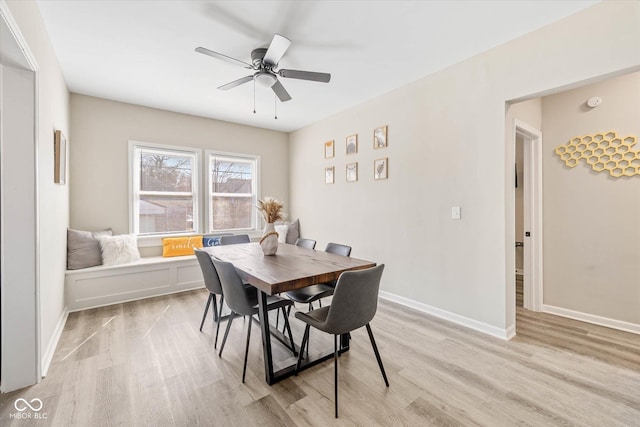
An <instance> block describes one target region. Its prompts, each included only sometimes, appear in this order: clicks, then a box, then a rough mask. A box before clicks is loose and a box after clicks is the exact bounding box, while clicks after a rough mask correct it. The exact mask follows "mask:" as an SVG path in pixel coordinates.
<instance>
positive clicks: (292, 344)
mask: <svg viewBox="0 0 640 427" xmlns="http://www.w3.org/2000/svg"><path fill="white" fill-rule="evenodd" d="M278 313H280V310H278ZM282 316H283V317H284V328H285V329H286V330H287V333H288V334H289V342H290V343H291V347H290V348H291V351H292V352H293V355H294V356H297V355H298V352H297V351H296V344H295V343H294V342H293V334H292V333H291V325H289V319H288V318H287V316H286V315H285V311H284V307H282Z"/></svg>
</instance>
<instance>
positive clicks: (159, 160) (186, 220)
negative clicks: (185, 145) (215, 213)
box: [132, 145, 198, 234]
mask: <svg viewBox="0 0 640 427" xmlns="http://www.w3.org/2000/svg"><path fill="white" fill-rule="evenodd" d="M132 163H133V171H132V172H133V174H132V176H133V228H134V232H135V233H136V234H171V233H185V232H194V231H196V230H197V224H198V223H197V221H198V215H197V213H198V185H197V184H198V152H197V151H185V150H177V149H176V150H173V149H161V148H154V147H144V146H140V145H136V146H134V150H133V162H132Z"/></svg>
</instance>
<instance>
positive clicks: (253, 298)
mask: <svg viewBox="0 0 640 427" xmlns="http://www.w3.org/2000/svg"><path fill="white" fill-rule="evenodd" d="M212 261H213V265H214V266H215V268H216V271H217V272H218V277H220V284H221V285H222V292H223V294H224V297H225V301H226V303H227V306H228V307H229V308H230V309H231V315H230V317H229V321H228V322H227V329H226V330H225V332H224V338H222V345H221V346H220V353H219V356H220V357H222V351H223V350H224V345H225V343H226V342H227V336H228V335H229V330H230V329H231V323H232V322H233V318H234V317H235V316H237V315H240V316H249V324H248V326H247V345H246V348H245V353H244V366H243V368H242V382H244V378H245V374H246V372H247V356H248V354H249V340H250V338H251V323H253V322H252V317H253V315H255V314H258V296H257V294H248V293H247V292H245V290H244V289H245V288H244V286H243V284H242V279H240V276H239V275H238V272H237V271H236V269H235V267H234V266H233V264H231V263H229V262H224V261H220V260H217V259H212ZM292 304H293V302H291V301H290V300H288V299H286V298H282V297H279V296H277V295H272V296H268V297H267V310H278V309H280V310H282V311H283V314H284V310H285V308H286V307H287V306H291V305H292ZM267 321H268V320H267ZM284 322H285V328H286V330H287V332H288V333H289V342H290V343H291V347H290V350H291V351H292V352H293V355H294V356H297V355H298V353H297V352H296V350H295V344H294V342H293V335H292V334H291V327H290V326H289V320H288V319H287V317H286V316H285V318H284Z"/></svg>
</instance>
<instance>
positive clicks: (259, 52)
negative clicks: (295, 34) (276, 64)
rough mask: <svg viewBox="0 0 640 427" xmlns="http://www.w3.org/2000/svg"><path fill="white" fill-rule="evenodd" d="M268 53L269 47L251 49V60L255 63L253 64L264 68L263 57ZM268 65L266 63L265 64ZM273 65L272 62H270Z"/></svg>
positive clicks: (258, 67)
mask: <svg viewBox="0 0 640 427" xmlns="http://www.w3.org/2000/svg"><path fill="white" fill-rule="evenodd" d="M266 53H267V49H266V48H264V47H261V48H258V49H254V50H252V51H251V62H252V63H253V66H254V67H255V68H257V69H260V68H262V66H263V63H262V59H263V58H264V56H265V55H266ZM265 65H266V64H265ZM269 65H271V64H269Z"/></svg>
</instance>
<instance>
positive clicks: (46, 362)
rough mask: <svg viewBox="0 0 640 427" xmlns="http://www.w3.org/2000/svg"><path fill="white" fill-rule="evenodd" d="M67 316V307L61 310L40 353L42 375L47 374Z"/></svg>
mask: <svg viewBox="0 0 640 427" xmlns="http://www.w3.org/2000/svg"><path fill="white" fill-rule="evenodd" d="M67 317H69V310H67V307H65V308H64V310H63V311H62V315H61V316H60V319H59V320H58V324H57V325H56V329H55V330H54V331H53V336H52V337H51V339H50V340H49V344H47V349H46V351H45V352H44V354H43V355H42V365H41V366H42V377H43V378H44V377H46V376H47V372H48V371H49V366H51V360H53V354H54V353H55V351H56V347H57V346H58V341H60V336H61V335H62V331H63V330H64V325H65V324H66V323H67Z"/></svg>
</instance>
